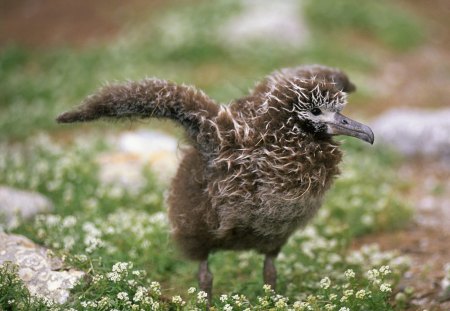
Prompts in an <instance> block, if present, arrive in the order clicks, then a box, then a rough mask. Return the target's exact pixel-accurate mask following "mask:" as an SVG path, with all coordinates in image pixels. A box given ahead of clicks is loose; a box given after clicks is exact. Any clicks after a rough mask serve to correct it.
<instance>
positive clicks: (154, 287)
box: [150, 282, 161, 296]
mask: <svg viewBox="0 0 450 311" xmlns="http://www.w3.org/2000/svg"><path fill="white" fill-rule="evenodd" d="M150 289H151V290H152V292H153V293H154V294H156V295H158V296H159V295H161V285H160V284H159V283H158V282H152V283H151V284H150Z"/></svg>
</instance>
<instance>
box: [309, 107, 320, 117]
mask: <svg viewBox="0 0 450 311" xmlns="http://www.w3.org/2000/svg"><path fill="white" fill-rule="evenodd" d="M311 113H312V114H313V115H315V116H318V115H319V114H321V113H322V110H320V109H319V108H313V109H311Z"/></svg>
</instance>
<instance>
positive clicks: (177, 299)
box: [172, 296, 185, 306]
mask: <svg viewBox="0 0 450 311" xmlns="http://www.w3.org/2000/svg"><path fill="white" fill-rule="evenodd" d="M172 302H173V303H174V304H177V305H180V306H183V305H184V304H185V302H184V301H183V299H182V298H181V297H180V296H173V297H172Z"/></svg>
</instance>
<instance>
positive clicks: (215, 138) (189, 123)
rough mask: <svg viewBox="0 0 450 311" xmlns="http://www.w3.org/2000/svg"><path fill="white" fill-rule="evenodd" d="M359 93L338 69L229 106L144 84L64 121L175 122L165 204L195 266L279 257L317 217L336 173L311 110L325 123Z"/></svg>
mask: <svg viewBox="0 0 450 311" xmlns="http://www.w3.org/2000/svg"><path fill="white" fill-rule="evenodd" d="M353 90H354V86H353V85H352V84H351V83H350V82H349V80H348V78H347V77H346V75H345V74H343V73H342V72H341V71H339V70H336V69H333V68H328V67H323V66H317V65H314V66H302V67H297V68H291V69H284V70H281V71H277V72H275V73H273V74H271V75H269V76H268V77H266V78H265V79H264V80H263V81H262V82H260V83H259V84H257V85H256V87H255V88H254V90H253V91H252V92H251V93H250V95H249V96H247V97H244V98H241V99H238V100H235V101H233V102H232V103H231V104H230V105H227V106H225V105H218V104H216V103H215V102H214V101H213V100H211V99H210V98H208V97H207V96H206V95H205V94H204V93H202V92H201V91H198V90H196V89H195V88H193V87H189V86H184V85H176V84H173V83H170V82H167V81H163V80H157V79H145V80H143V81H140V82H129V83H126V84H121V85H110V86H106V87H105V88H103V89H102V90H101V91H100V92H98V93H97V94H95V95H93V96H91V97H88V98H87V99H86V100H85V102H84V103H83V105H82V106H81V107H80V108H79V109H78V110H75V111H71V112H67V113H64V114H62V115H61V116H60V117H59V118H58V121H60V122H75V121H90V120H94V119H98V118H100V117H113V118H124V117H139V118H145V117H158V118H169V119H172V120H174V121H176V122H178V123H179V124H181V125H182V126H183V127H184V128H185V129H186V133H187V136H188V139H189V141H190V144H191V147H190V148H188V149H187V150H186V152H185V155H184V159H183V160H182V162H181V164H180V168H179V170H178V173H177V175H176V176H175V178H174V179H173V185H172V189H171V192H170V195H169V199H168V203H169V219H170V222H171V224H172V233H173V237H174V239H175V241H176V242H177V244H178V245H179V247H180V248H181V250H182V251H183V252H184V254H185V255H186V256H187V257H189V258H191V259H195V260H206V258H207V257H208V254H209V253H210V252H212V251H215V250H219V249H255V250H257V251H259V252H261V253H264V254H266V255H270V254H273V255H274V256H275V255H276V254H277V253H278V252H279V250H280V248H281V247H282V246H283V244H284V243H285V242H286V240H287V239H288V237H289V236H290V235H291V234H292V232H293V231H294V230H296V229H297V228H299V227H301V226H302V225H304V224H306V222H307V221H308V220H309V219H310V218H311V217H312V216H313V215H314V214H315V212H316V211H317V209H318V208H319V207H320V205H321V203H322V198H323V194H324V192H325V191H326V190H327V189H328V188H329V187H330V185H331V183H332V181H333V179H334V177H335V176H336V175H337V174H338V173H339V169H338V164H339V162H340V161H341V157H342V154H341V152H340V151H339V148H338V144H337V143H336V142H335V141H333V139H332V136H331V135H329V134H328V133H327V128H326V126H325V125H324V123H323V122H322V121H320V122H319V119H318V117H317V116H316V115H315V114H314V113H312V112H311V111H314V110H313V109H314V108H315V109H319V112H320V113H322V111H323V114H322V115H321V116H320V117H321V118H322V119H323V120H326V118H328V117H327V113H328V114H330V115H334V114H335V113H339V112H340V111H341V110H342V108H343V107H344V105H345V103H346V93H348V92H351V91H353ZM372 139H373V137H372Z"/></svg>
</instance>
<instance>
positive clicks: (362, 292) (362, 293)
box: [355, 289, 366, 299]
mask: <svg viewBox="0 0 450 311" xmlns="http://www.w3.org/2000/svg"><path fill="white" fill-rule="evenodd" d="M355 296H356V298H358V299H363V298H364V297H365V296H366V291H365V290H364V289H361V290H359V291H357V292H356V294H355Z"/></svg>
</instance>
